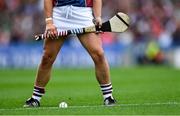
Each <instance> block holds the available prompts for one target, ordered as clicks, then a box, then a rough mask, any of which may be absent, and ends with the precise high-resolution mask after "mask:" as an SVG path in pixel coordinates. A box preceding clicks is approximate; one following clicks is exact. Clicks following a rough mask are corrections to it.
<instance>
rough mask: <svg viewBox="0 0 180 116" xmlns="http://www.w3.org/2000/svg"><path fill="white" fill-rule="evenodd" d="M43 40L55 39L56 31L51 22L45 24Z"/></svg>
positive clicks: (56, 36)
mask: <svg viewBox="0 0 180 116" xmlns="http://www.w3.org/2000/svg"><path fill="white" fill-rule="evenodd" d="M44 36H45V38H51V39H57V38H58V31H57V28H56V26H55V25H54V24H53V23H52V22H48V23H46V30H45V33H44Z"/></svg>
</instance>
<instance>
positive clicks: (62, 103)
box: [59, 102, 68, 108]
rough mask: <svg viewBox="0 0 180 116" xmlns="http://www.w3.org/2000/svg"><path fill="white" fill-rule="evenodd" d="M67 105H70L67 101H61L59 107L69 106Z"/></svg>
mask: <svg viewBox="0 0 180 116" xmlns="http://www.w3.org/2000/svg"><path fill="white" fill-rule="evenodd" d="M67 107H68V105H67V103H66V102H61V103H59V108H67Z"/></svg>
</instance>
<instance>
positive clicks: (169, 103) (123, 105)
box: [0, 102, 180, 111]
mask: <svg viewBox="0 0 180 116" xmlns="http://www.w3.org/2000/svg"><path fill="white" fill-rule="evenodd" d="M158 105H180V103H179V102H165V103H161V102H159V103H142V104H117V105H115V107H125V106H158ZM98 107H105V106H104V105H96V106H95V105H92V106H91V105H89V106H68V108H98ZM32 109H33V110H38V109H42V110H43V109H45V110H46V109H60V108H59V107H39V108H4V109H0V111H7V110H16V111H18V110H32ZM61 109H62V108H61ZM64 109H65V108H64Z"/></svg>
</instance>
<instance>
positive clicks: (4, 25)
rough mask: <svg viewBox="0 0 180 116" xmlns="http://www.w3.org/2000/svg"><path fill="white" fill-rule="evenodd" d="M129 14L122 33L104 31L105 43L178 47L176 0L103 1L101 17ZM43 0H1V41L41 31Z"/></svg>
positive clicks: (29, 36)
mask: <svg viewBox="0 0 180 116" xmlns="http://www.w3.org/2000/svg"><path fill="white" fill-rule="evenodd" d="M119 11H121V12H124V13H127V14H129V16H130V17H131V26H130V29H129V30H128V31H127V32H125V33H122V34H114V33H104V34H102V39H103V43H104V44H107V45H108V44H110V45H111V44H114V43H119V44H122V45H125V46H126V45H132V44H134V45H136V44H140V45H139V46H141V45H142V46H143V44H142V43H149V42H150V41H156V42H157V43H158V45H159V46H160V47H161V48H163V49H167V48H169V47H170V46H171V47H172V46H180V1H179V0H103V16H102V17H103V20H104V21H105V20H108V19H109V18H110V17H112V16H113V15H114V14H115V13H116V12H119ZM44 26H45V25H44V13H43V0H0V44H1V45H2V44H4V45H8V44H9V43H13V42H30V41H33V35H34V34H37V33H42V32H43V31H44Z"/></svg>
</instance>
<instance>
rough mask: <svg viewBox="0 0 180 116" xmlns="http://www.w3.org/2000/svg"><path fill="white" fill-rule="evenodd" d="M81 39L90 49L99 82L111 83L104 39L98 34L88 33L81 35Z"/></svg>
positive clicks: (88, 49) (86, 47)
mask: <svg viewBox="0 0 180 116" xmlns="http://www.w3.org/2000/svg"><path fill="white" fill-rule="evenodd" d="M78 37H79V40H80V42H81V44H82V45H83V46H84V48H85V49H86V50H87V51H88V53H89V54H90V56H91V57H92V59H93V61H94V64H95V71H96V78H97V80H98V82H99V84H109V83H111V82H110V72H109V65H108V62H107V60H106V58H105V56H104V50H103V48H102V41H101V38H100V37H99V35H98V34H95V33H88V34H83V35H79V36H78Z"/></svg>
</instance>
